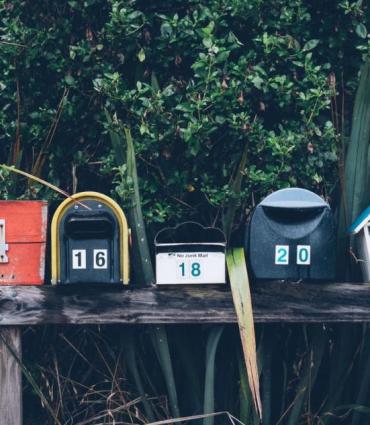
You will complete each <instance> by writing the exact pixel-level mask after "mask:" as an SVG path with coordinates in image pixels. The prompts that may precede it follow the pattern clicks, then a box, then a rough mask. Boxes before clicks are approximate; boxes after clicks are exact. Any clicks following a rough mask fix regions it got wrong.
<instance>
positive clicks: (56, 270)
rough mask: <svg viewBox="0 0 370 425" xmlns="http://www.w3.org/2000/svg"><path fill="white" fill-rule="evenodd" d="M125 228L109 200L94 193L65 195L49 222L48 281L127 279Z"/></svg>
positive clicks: (114, 281)
mask: <svg viewBox="0 0 370 425" xmlns="http://www.w3.org/2000/svg"><path fill="white" fill-rule="evenodd" d="M128 238H129V230H128V227H127V221H126V217H125V215H124V213H123V211H122V210H121V208H120V207H119V205H118V204H117V203H116V202H115V201H113V199H111V198H109V197H108V196H105V195H103V194H101V193H97V192H81V193H78V194H76V195H73V196H72V197H71V198H67V199H66V200H65V201H64V202H62V203H61V204H60V205H59V207H58V209H57V210H56V212H55V213H54V216H53V220H52V224H51V250H52V252H51V262H52V284H54V285H55V284H60V283H62V284H73V283H103V284H104V283H123V284H128V282H129V253H128Z"/></svg>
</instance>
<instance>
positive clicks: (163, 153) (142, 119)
mask: <svg viewBox="0 0 370 425" xmlns="http://www.w3.org/2000/svg"><path fill="white" fill-rule="evenodd" d="M0 5H1V10H0V19H1V21H0V31H1V40H2V41H1V44H0V49H1V56H0V71H1V72H0V75H1V77H0V90H1V98H0V125H1V128H2V129H3V131H2V132H1V134H0V140H1V147H0V149H1V151H0V152H1V157H2V159H3V161H4V162H5V161H7V162H8V163H9V164H15V165H19V166H21V167H22V168H23V169H26V170H28V171H32V172H33V173H34V174H36V175H40V176H42V177H44V178H46V179H47V180H49V181H50V182H51V183H55V184H57V185H60V186H61V187H62V188H64V189H67V190H69V191H73V190H83V189H90V190H93V189H97V190H101V191H105V192H108V193H109V192H110V191H111V192H114V191H115V190H117V191H118V192H119V194H120V195H123V197H124V196H125V193H126V192H127V191H129V190H130V187H128V186H127V184H122V183H121V182H122V177H125V173H126V170H125V167H124V166H121V165H122V164H119V163H117V160H116V158H115V157H114V155H113V154H112V151H111V145H110V139H109V136H108V134H107V126H108V125H107V121H106V119H105V114H104V109H106V110H108V111H109V113H111V114H112V115H113V114H115V118H116V119H117V120H119V122H121V123H123V124H124V125H126V126H129V127H130V128H131V131H132V134H133V138H134V143H135V148H136V151H137V153H138V160H139V163H138V165H139V175H140V177H141V182H140V184H141V193H142V198H143V205H144V214H145V217H146V219H147V221H148V222H163V221H165V220H166V221H168V220H170V221H171V220H175V221H179V220H180V219H188V218H194V217H196V218H198V219H200V220H202V221H203V222H204V223H214V222H218V220H219V219H220V218H221V217H222V213H223V212H224V207H225V206H227V205H228V203H229V202H230V200H231V199H233V198H235V196H237V195H235V194H234V193H233V190H232V188H231V186H230V182H231V179H232V177H233V175H234V174H235V170H236V167H237V166H238V164H239V161H240V158H241V154H242V151H243V149H244V148H245V146H247V149H248V159H247V165H246V167H245V170H244V175H245V178H244V181H243V185H242V192H241V194H240V199H241V200H242V203H241V205H242V207H243V208H242V209H241V211H244V210H245V209H246V208H247V209H249V208H250V207H251V206H252V205H253V203H254V202H255V201H257V200H259V199H260V198H261V197H263V196H265V195H266V193H268V192H269V191H271V190H273V189H276V188H280V187H286V186H289V185H298V186H304V187H307V188H309V189H313V190H315V191H316V192H318V193H320V194H322V195H324V196H327V197H329V196H330V194H331V193H332V189H333V187H334V186H335V185H336V183H337V175H338V173H337V161H338V155H339V153H340V152H339V147H340V142H339V131H340V128H339V127H340V125H341V124H340V122H341V117H342V114H347V111H348V107H350V106H351V102H352V95H353V91H354V88H355V86H356V82H357V72H358V69H359V65H360V62H361V55H362V54H363V53H364V52H365V53H366V51H367V49H368V45H367V43H368V41H367V29H366V26H367V24H368V20H369V12H368V10H367V9H366V6H365V4H364V5H363V4H362V2H361V1H356V2H349V1H345V0H341V1H337V2H332V1H306V2H304V1H300V0H295V1H293V2H287V1H285V0H279V1H275V2H270V1H263V0H253V1H249V2H245V1H242V0H233V1H231V2H222V1H220V0H213V1H207V2H202V1H199V0H196V1H187V2H183V1H174V2H171V3H170V5H169V3H168V2H165V1H156V2H147V1H140V0H137V1H118V0H111V1H107V0H86V1H72V0H71V1H63V2H60V1H56V0H54V1H52V0H45V1H39V2H33V1H29V0H28V1H27V0H26V1H21V0H16V1H11V2H10V1H5V0H2V1H1V2H0ZM336 94H339V95H340V96H339V97H338V99H337V96H336ZM343 96H344V104H345V108H344V110H342V107H341V102H342V99H343ZM117 165H118V166H120V167H119V168H116V167H117ZM7 182H8V185H7V186H6V185H5V183H3V187H2V194H3V196H6V197H14V196H18V197H19V196H36V195H37V192H38V191H39V190H42V191H43V190H44V189H40V188H35V187H29V186H27V187H26V186H24V180H23V181H22V180H20V179H19V178H17V181H16V182H14V180H9V179H7ZM37 196H44V197H45V196H48V197H50V196H52V195H51V194H50V193H48V194H45V193H41V194H38V195H37Z"/></svg>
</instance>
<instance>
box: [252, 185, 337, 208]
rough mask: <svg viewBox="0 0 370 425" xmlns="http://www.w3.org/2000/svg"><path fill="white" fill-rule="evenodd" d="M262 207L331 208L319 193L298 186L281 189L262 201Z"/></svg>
mask: <svg viewBox="0 0 370 425" xmlns="http://www.w3.org/2000/svg"><path fill="white" fill-rule="evenodd" d="M260 205H261V206H262V207H266V208H276V209H317V208H330V207H329V204H327V203H326V202H325V201H324V200H323V199H322V198H320V196H319V195H316V193H313V192H311V191H309V190H307V189H300V188H297V187H294V188H288V189H281V190H278V191H277V192H274V193H272V194H271V195H268V196H266V198H265V199H264V200H263V201H262V202H261V203H260Z"/></svg>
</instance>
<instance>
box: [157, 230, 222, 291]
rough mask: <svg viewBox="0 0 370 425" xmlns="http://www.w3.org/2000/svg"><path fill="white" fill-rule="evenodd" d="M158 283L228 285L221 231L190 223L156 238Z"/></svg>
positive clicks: (161, 232) (164, 231)
mask: <svg viewBox="0 0 370 425" xmlns="http://www.w3.org/2000/svg"><path fill="white" fill-rule="evenodd" d="M155 249H156V283H157V285H170V284H176V285H178V284H180V285H181V284H224V283H226V268H225V250H226V238H225V235H224V233H223V232H222V231H221V230H220V229H216V228H213V227H212V228H211V227H203V226H202V225H201V224H198V223H195V222H186V223H182V224H180V225H178V226H177V227H169V228H165V229H162V230H161V231H160V232H159V233H158V234H157V235H156V237H155Z"/></svg>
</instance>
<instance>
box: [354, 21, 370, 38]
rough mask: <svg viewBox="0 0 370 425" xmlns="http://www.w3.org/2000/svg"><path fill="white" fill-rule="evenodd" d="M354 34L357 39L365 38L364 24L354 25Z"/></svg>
mask: <svg viewBox="0 0 370 425" xmlns="http://www.w3.org/2000/svg"><path fill="white" fill-rule="evenodd" d="M356 34H357V35H358V36H359V37H361V38H366V36H367V29H366V27H365V25H364V24H362V23H358V24H357V25H356Z"/></svg>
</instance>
